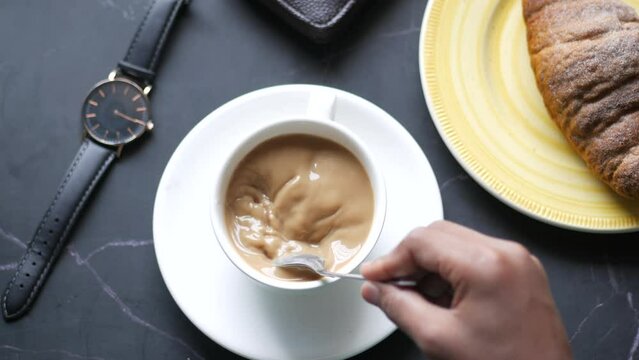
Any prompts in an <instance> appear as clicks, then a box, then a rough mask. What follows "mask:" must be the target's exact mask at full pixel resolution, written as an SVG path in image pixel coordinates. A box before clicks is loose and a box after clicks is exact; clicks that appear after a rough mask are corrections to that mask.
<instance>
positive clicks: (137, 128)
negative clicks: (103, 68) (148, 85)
mask: <svg viewBox="0 0 639 360" xmlns="http://www.w3.org/2000/svg"><path fill="white" fill-rule="evenodd" d="M149 111H150V103H149V100H148V98H147V97H146V96H145V95H144V93H143V92H142V89H140V87H139V86H138V85H137V84H135V83H133V82H131V81H128V80H126V79H115V80H106V81H103V82H101V83H98V84H97V85H96V86H95V87H94V88H93V90H91V92H90V93H89V95H88V96H87V98H86V100H85V101H84V105H83V106H82V122H83V123H84V128H85V129H86V131H87V132H88V133H89V135H90V136H91V137H92V138H93V139H95V140H96V141H98V142H101V143H103V144H106V145H121V144H126V143H128V142H130V141H132V140H134V139H136V138H138V137H140V135H142V134H143V133H144V131H145V130H146V129H147V128H149V129H150V128H151V127H152V124H151V123H150V113H149Z"/></svg>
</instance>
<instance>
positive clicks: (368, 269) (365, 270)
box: [359, 260, 376, 278]
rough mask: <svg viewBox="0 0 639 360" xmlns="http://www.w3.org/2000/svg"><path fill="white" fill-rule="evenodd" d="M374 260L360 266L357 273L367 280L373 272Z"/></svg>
mask: <svg viewBox="0 0 639 360" xmlns="http://www.w3.org/2000/svg"><path fill="white" fill-rule="evenodd" d="M375 262H376V261H375V260H372V261H367V262H365V263H363V264H362V266H360V268H359V271H360V273H361V274H362V275H364V277H365V278H368V277H369V276H370V275H371V274H372V273H373V272H374V270H375Z"/></svg>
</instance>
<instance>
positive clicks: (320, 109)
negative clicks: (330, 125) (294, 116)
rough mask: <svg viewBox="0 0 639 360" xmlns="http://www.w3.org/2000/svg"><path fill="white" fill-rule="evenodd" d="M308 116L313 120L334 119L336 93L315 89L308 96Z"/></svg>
mask: <svg viewBox="0 0 639 360" xmlns="http://www.w3.org/2000/svg"><path fill="white" fill-rule="evenodd" d="M306 117H307V118H310V119H313V120H323V121H333V120H334V117H335V94H334V93H333V92H331V91H326V90H319V91H313V92H312V93H311V94H310V96H309V98H308V105H307V107H306Z"/></svg>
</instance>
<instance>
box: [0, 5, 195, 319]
mask: <svg viewBox="0 0 639 360" xmlns="http://www.w3.org/2000/svg"><path fill="white" fill-rule="evenodd" d="M188 2H189V0H152V3H151V6H150V8H149V10H148V12H147V13H146V15H145V16H144V19H143V20H142V23H141V24H140V26H139V28H138V30H137V32H136V33H135V36H134V37H133V40H132V42H131V45H130V46H129V49H128V51H127V52H126V56H125V57H124V60H122V61H120V62H119V63H118V66H117V67H116V69H115V70H113V71H112V72H111V74H110V75H109V77H108V79H107V80H104V81H100V82H98V83H97V84H96V85H95V86H94V87H93V89H92V90H91V91H90V92H89V95H88V96H87V97H86V99H85V101H84V104H83V106H82V112H81V120H82V123H83V125H84V140H83V141H82V145H81V146H80V150H78V153H77V154H76V156H75V158H74V159H73V162H72V163H71V166H70V167H69V169H68V170H67V173H66V175H65V176H64V178H63V180H62V184H61V185H60V187H59V188H58V191H57V192H56V194H55V197H54V198H53V201H52V202H51V205H50V206H49V208H48V209H47V211H46V213H45V214H44V217H43V219H42V221H41V222H40V225H39V226H38V228H37V229H36V232H35V235H34V236H33V239H32V240H31V242H30V243H29V245H28V246H27V250H26V253H25V254H24V255H23V256H22V259H21V260H20V262H19V264H18V268H17V270H16V272H15V274H14V275H13V277H12V278H11V280H10V281H9V284H8V285H7V288H6V290H5V291H4V293H3V295H2V314H3V316H4V318H5V319H7V320H14V319H18V318H20V317H21V316H23V315H24V314H25V313H26V312H27V311H28V309H29V308H30V306H31V305H32V304H33V302H34V300H35V299H36V297H37V296H38V292H39V290H40V289H41V288H42V286H43V284H44V283H45V281H46V279H47V276H48V274H49V273H50V271H51V267H52V264H53V263H54V262H55V260H56V259H57V257H58V255H59V253H60V251H61V249H62V248H63V247H64V243H65V238H66V237H67V235H68V234H69V231H70V230H71V228H72V227H73V224H74V223H75V220H76V219H77V218H78V216H79V213H80V211H81V210H82V207H83V205H84V204H85V202H86V201H87V199H88V198H89V196H90V195H91V191H92V190H93V189H94V188H95V186H96V184H97V183H98V182H99V181H100V179H101V178H102V177H103V175H104V174H105V172H106V171H107V169H108V168H109V165H111V163H112V162H113V160H114V159H115V158H116V157H119V156H120V154H121V152H122V147H123V146H124V145H125V144H128V143H129V142H131V141H133V140H135V139H137V138H139V137H140V136H142V134H144V133H145V132H146V131H149V130H151V129H153V122H151V109H150V102H149V98H148V95H149V92H150V91H151V85H152V82H153V78H154V77H155V69H156V67H157V65H158V59H159V56H160V53H161V51H162V48H163V46H164V43H165V41H166V38H167V36H168V33H169V31H170V30H171V28H172V26H173V24H174V22H175V19H176V18H177V16H178V14H179V13H180V10H181V9H182V8H183V7H184V5H186V4H187V3H188Z"/></svg>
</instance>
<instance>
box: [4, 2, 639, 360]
mask: <svg viewBox="0 0 639 360" xmlns="http://www.w3.org/2000/svg"><path fill="white" fill-rule="evenodd" d="M145 3H146V0H55V1H54V0H3V1H0V189H1V190H0V284H1V286H2V288H4V286H5V284H6V282H7V281H8V279H9V276H10V274H11V273H12V271H13V270H14V268H15V267H16V261H17V260H18V258H19V256H20V255H21V253H22V251H23V249H24V247H25V245H24V244H25V242H26V241H28V240H29V239H30V238H31V236H32V235H33V231H34V229H35V227H36V226H37V224H38V222H39V220H40V219H41V216H42V215H43V212H44V210H45V208H46V207H47V205H48V203H49V201H50V200H51V198H52V196H53V193H54V191H55V189H56V188H57V186H58V184H59V182H60V179H61V177H62V174H63V173H64V171H65V169H66V168H67V166H68V164H69V162H70V160H71V158H72V156H73V155H74V154H75V152H76V150H77V148H78V146H79V143H80V136H81V130H80V129H81V128H80V122H79V111H80V104H81V101H82V99H83V98H84V96H85V94H86V91H88V89H89V87H90V86H91V85H93V84H94V83H95V82H96V81H97V80H100V79H102V78H104V77H105V76H106V74H108V72H109V71H110V70H111V69H112V68H113V66H114V65H115V63H116V62H117V61H118V60H119V59H120V58H121V57H122V55H123V53H124V51H125V49H126V47H127V46H128V43H129V41H130V39H131V37H132V34H133V32H134V30H135V29H136V27H137V25H138V23H139V22H140V20H141V17H142V15H143V10H144V7H145V5H146V4H145ZM425 5H426V2H425V1H423V0H422V1H419V0H415V1H413V0H397V1H379V2H377V3H375V4H374V5H373V6H371V7H369V8H368V9H367V11H366V12H365V13H364V14H363V16H362V19H361V21H359V22H358V23H357V24H356V26H355V27H354V28H353V30H352V31H351V32H350V33H349V34H347V35H346V36H344V37H343V38H342V39H340V41H339V42H338V43H335V44H332V45H329V46H315V45H310V44H308V43H307V42H306V41H305V40H303V39H302V38H300V37H298V36H297V35H295V34H292V33H291V32H290V31H289V29H288V28H287V27H286V26H284V25H283V24H281V23H280V22H279V21H277V20H276V19H275V18H274V17H273V16H272V15H271V13H269V12H267V11H265V10H264V9H263V8H261V7H260V6H258V5H256V4H254V2H252V1H248V0H242V1H240V0H217V1H214V0H194V1H193V3H192V6H191V9H190V11H188V13H187V15H186V16H185V18H184V19H182V21H181V22H180V23H179V25H178V28H177V31H176V36H175V37H173V40H175V41H171V42H170V44H169V46H168V49H167V52H166V56H165V57H164V62H163V65H162V67H161V70H160V75H159V77H158V79H157V86H156V88H155V89H154V93H153V107H154V108H153V110H154V113H155V119H156V125H157V126H156V130H155V131H154V133H153V135H152V136H150V137H147V138H145V139H144V141H142V142H141V144H140V145H139V146H133V147H131V148H127V149H126V151H125V153H124V155H123V156H122V158H121V159H120V160H119V161H118V162H117V164H116V166H114V168H113V169H112V171H111V173H110V174H109V176H108V178H107V179H106V181H105V182H104V183H103V185H102V186H100V188H99V191H98V192H97V194H96V196H95V197H94V199H93V201H92V202H91V203H90V204H89V206H88V207H87V208H86V211H85V214H84V216H83V217H82V219H81V221H80V222H79V223H78V226H77V227H76V231H75V232H74V233H73V234H72V238H71V241H70V244H69V246H68V248H67V249H66V251H65V252H64V253H63V254H62V256H61V258H60V260H59V262H58V264H57V266H56V268H55V271H54V272H53V274H52V276H51V278H50V279H49V280H50V281H49V283H48V284H47V286H46V287H45V288H44V290H43V292H42V296H41V298H40V299H39V301H38V302H37V303H36V305H35V307H34V308H33V310H32V311H31V312H30V313H29V315H28V316H27V317H26V318H24V319H22V320H20V321H18V322H15V323H5V322H3V321H0V359H213V358H215V359H225V358H229V359H231V358H236V356H235V355H233V354H231V353H229V352H227V351H226V350H224V349H223V348H221V347H220V346H218V345H216V344H215V343H214V342H212V341H210V340H209V339H208V338H207V337H206V336H204V335H203V334H202V333H200V332H199V331H198V330H197V329H196V328H195V327H194V326H193V325H191V323H190V322H189V321H188V320H187V319H186V317H185V316H184V315H183V314H182V313H181V311H180V310H179V308H178V307H177V306H176V304H175V303H174V302H173V300H172V299H171V297H170V296H169V293H168V291H167V289H166V287H165V286H164V283H163V281H162V278H161V276H160V272H159V271H158V267H157V263H156V260H155V255H154V252H153V245H152V244H153V239H152V232H151V220H152V208H153V200H154V196H155V189H156V187H157V184H158V181H159V179H160V176H161V174H162V171H163V169H164V166H165V164H166V163H167V161H168V159H169V157H170V155H171V153H172V152H173V150H174V149H175V147H176V146H177V145H178V143H179V142H180V140H181V139H182V138H183V137H184V135H185V134H186V133H187V132H188V131H189V130H190V129H191V128H192V127H193V126H194V125H195V124H196V123H197V122H198V121H199V120H200V119H202V117H204V116H205V115H206V114H208V113H209V112H211V111H212V110H213V109H215V108H216V107H218V106H219V105H221V104H223V103H225V102H226V101H228V100H230V99H232V98H234V97H236V96H238V95H241V94H244V93H246V92H248V91H251V90H255V89H259V88H262V87H267V86H271V85H277V84H285V83H314V84H324V85H329V86H333V87H337V88H341V89H344V90H347V91H350V92H353V93H355V94H358V95H360V96H362V97H364V98H367V99H368V100H370V101H372V102H374V103H376V104H378V105H379V106H381V107H382V108H383V109H385V110H386V111H388V112H389V113H390V114H391V115H393V116H394V117H395V118H397V119H398V120H399V121H400V122H401V123H402V124H403V125H404V126H405V127H406V128H407V129H408V130H409V131H410V132H411V133H412V134H413V136H414V137H415V138H416V139H417V141H418V142H419V144H420V145H421V147H422V149H423V150H424V152H425V153H426V155H427V156H428V158H429V159H430V162H431V164H432V166H433V168H434V170H435V174H436V175H437V178H438V180H439V184H440V189H441V193H442V197H443V201H444V210H445V216H446V218H447V219H450V220H453V221H457V222H459V223H462V224H465V225H468V226H471V227H473V228H476V229H478V230H480V231H483V232H486V233H488V234H491V235H494V236H499V237H504V238H510V239H516V240H518V241H521V242H522V243H524V244H525V245H526V246H528V247H529V248H530V249H531V251H532V252H534V253H535V254H536V255H537V256H538V257H539V258H540V259H541V260H542V262H543V263H544V265H545V266H546V268H547V270H548V273H549V276H550V281H551V283H552V290H553V292H554V295H555V297H556V299H557V303H558V305H559V308H560V310H561V314H562V316H563V319H564V320H565V323H566V327H567V330H568V335H569V337H570V341H571V344H572V347H573V349H574V353H575V355H576V358H577V359H639V351H637V348H638V347H639V332H638V331H639V329H638V325H639V265H638V264H639V261H637V255H636V254H634V253H633V250H634V249H636V248H637V247H636V246H633V242H636V234H629V235H614V236H613V235H588V234H582V233H577V232H571V231H565V230H560V229H557V228H554V227H551V226H548V225H545V224H542V223H540V222H537V221H535V220H532V219H529V218H527V217H525V216H523V215H521V214H519V213H517V212H515V211H513V210H512V209H510V208H509V207H507V206H506V205H504V204H502V203H501V202H500V201H498V200H496V199H495V198H493V197H492V196H491V195H489V194H488V193H487V192H486V191H484V190H483V189H482V188H481V187H480V186H478V185H477V184H476V183H475V182H474V181H473V180H472V179H470V178H469V177H468V176H467V175H466V174H465V173H464V171H463V170H462V169H461V167H460V166H459V165H458V164H457V163H456V162H455V160H454V159H453V157H452V156H451V155H450V153H449V152H448V150H447V148H446V147H445V146H444V144H443V142H442V140H441V139H440V137H439V135H438V134H437V132H436V130H435V128H434V127H433V124H432V123H431V120H430V118H429V114H428V111H427V108H426V105H425V102H424V98H423V95H422V90H421V86H420V82H419V70H418V64H417V48H418V37H419V29H420V23H421V20H422V16H423V12H424V8H425ZM391 356H392V357H393V358H394V359H417V358H420V357H421V354H420V352H419V351H418V349H417V348H416V347H415V346H414V345H413V343H412V342H411V341H410V339H408V338H407V337H406V336H405V335H403V334H402V333H400V332H396V333H394V334H393V335H391V336H390V337H389V338H388V339H387V340H385V341H383V342H382V343H380V344H379V345H377V346H376V347H374V348H373V349H371V350H369V351H367V352H366V353H364V354H362V355H360V356H359V357H357V358H358V359H369V358H390V357H391Z"/></svg>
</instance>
